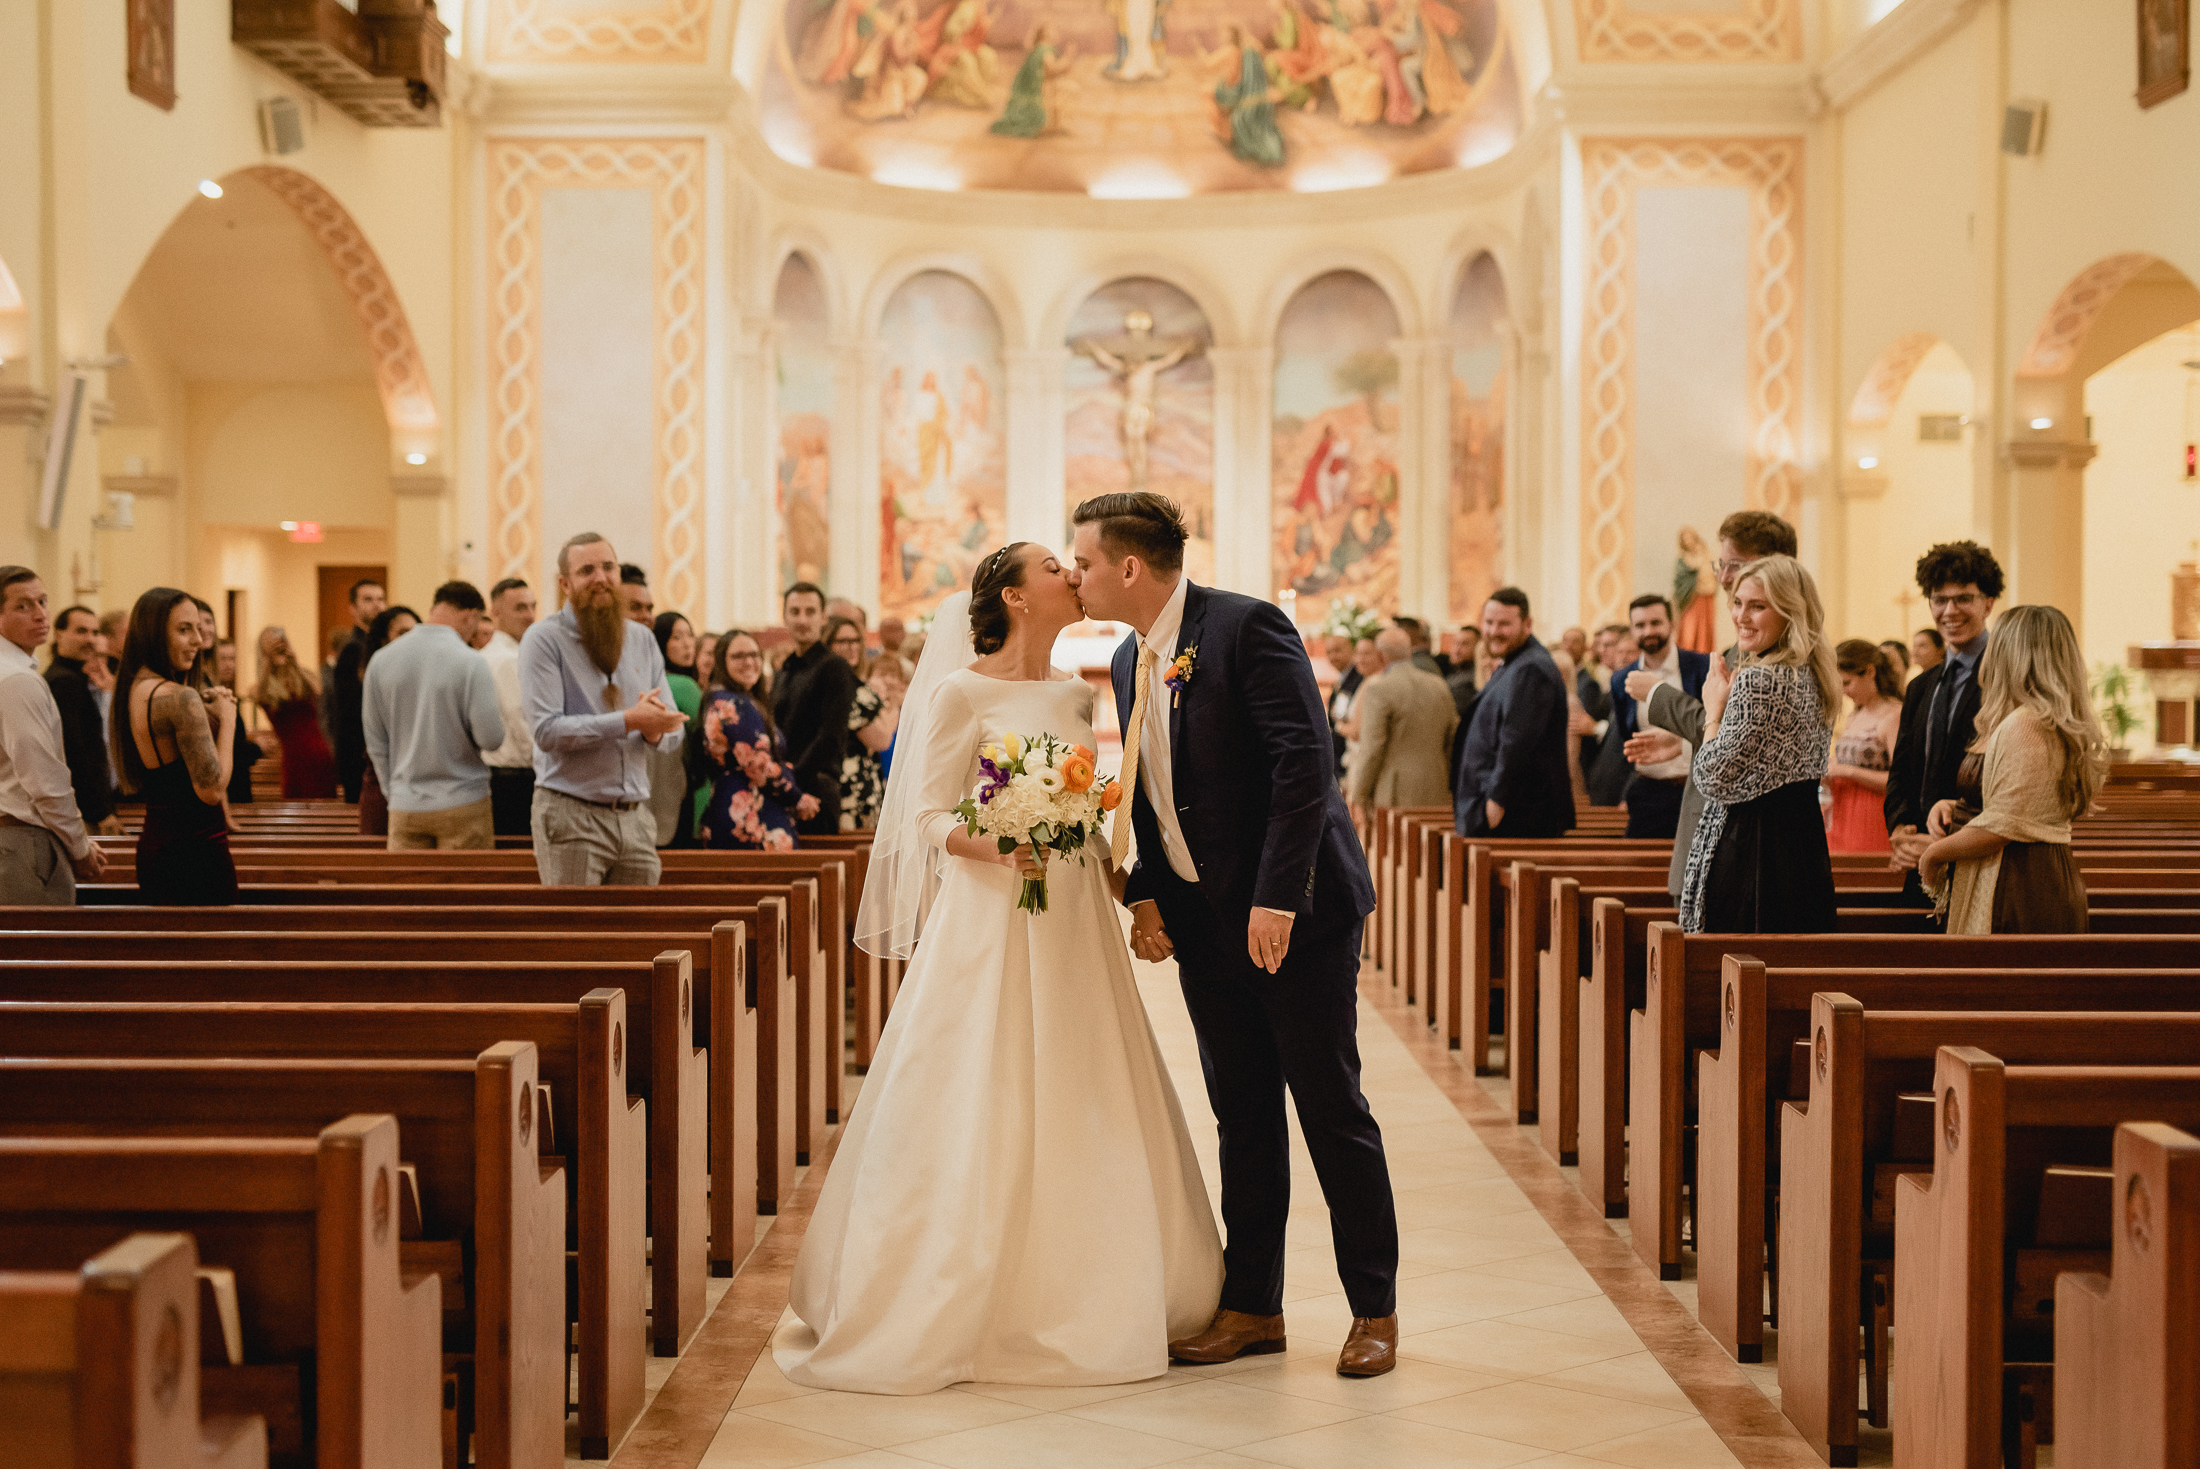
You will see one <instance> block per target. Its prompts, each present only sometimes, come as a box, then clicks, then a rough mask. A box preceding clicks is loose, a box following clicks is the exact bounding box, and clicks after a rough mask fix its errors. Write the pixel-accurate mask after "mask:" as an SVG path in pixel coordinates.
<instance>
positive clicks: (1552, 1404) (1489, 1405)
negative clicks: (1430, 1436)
mask: <svg viewBox="0 0 2200 1469" xmlns="http://www.w3.org/2000/svg"><path fill="white" fill-rule="evenodd" d="M1398 1416H1399V1417H1401V1418H1410V1419H1412V1420H1413V1421H1414V1422H1416V1423H1434V1424H1436V1425H1437V1426H1439V1427H1441V1428H1455V1429H1458V1430H1459V1431H1460V1432H1462V1433H1478V1434H1481V1435H1482V1436H1483V1437H1485V1438H1501V1439H1504V1440H1505V1441H1506V1442H1508V1443H1522V1444H1527V1445H1529V1446H1531V1447H1533V1448H1539V1449H1578V1448H1580V1447H1582V1446H1583V1445H1584V1444H1593V1443H1602V1442H1604V1441H1606V1440H1608V1439H1612V1438H1617V1437H1619V1436H1621V1435H1623V1434H1629V1433H1639V1432H1641V1431H1642V1430H1644V1429H1646V1428H1662V1427H1664V1426H1665V1425H1667V1424H1669V1423H1675V1422H1680V1421H1683V1420H1682V1417H1681V1415H1680V1414H1678V1413H1674V1412H1670V1411H1668V1410H1667V1409H1664V1408H1651V1407H1645V1406H1644V1405H1643V1404H1641V1403H1623V1402H1620V1401H1619V1400H1618V1399H1616V1398H1600V1397H1597V1396H1594V1395H1593V1394H1590V1393H1580V1392H1568V1391H1566V1390H1565V1389H1563V1388H1556V1387H1548V1386H1546V1385H1544V1384H1542V1383H1540V1382H1508V1383H1503V1384H1501V1385H1499V1386H1497V1387H1489V1388H1484V1389H1482V1390H1481V1391H1480V1392H1470V1393H1465V1394H1462V1395H1461V1396H1459V1397H1455V1398H1442V1399H1439V1400H1437V1401H1435V1402H1432V1403H1422V1404H1419V1405H1417V1406H1415V1407H1410V1408H1405V1409H1401V1410H1400V1411H1399V1413H1398Z"/></svg>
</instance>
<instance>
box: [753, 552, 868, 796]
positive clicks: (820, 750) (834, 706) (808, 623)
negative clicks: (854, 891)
mask: <svg viewBox="0 0 2200 1469" xmlns="http://www.w3.org/2000/svg"><path fill="white" fill-rule="evenodd" d="M779 608H780V615H781V617H782V618H783V620H784V621H785V623H786V628H787V632H788V634H789V635H790V636H791V637H793V639H794V651H793V652H791V653H789V654H788V655H787V656H786V658H785V659H784V660H782V661H781V663H780V665H779V673H778V676H777V677H776V678H774V679H773V680H772V719H773V721H774V722H775V723H777V724H778V726H779V728H780V731H781V733H783V734H784V735H785V736H786V739H787V754H788V760H789V763H791V764H792V765H793V766H794V778H795V783H796V784H797V785H799V786H801V787H802V789H804V790H806V791H808V792H809V793H810V794H811V795H813V796H815V797H817V814H816V815H815V816H812V817H810V818H809V819H808V820H806V821H804V822H803V823H802V830H803V831H805V832H807V833H809V834H811V835H813V836H837V835H838V834H839V832H840V795H841V793H840V771H841V763H842V762H843V761H844V760H845V759H846V758H847V755H848V715H849V711H850V710H852V709H853V708H854V707H855V702H856V684H857V682H858V680H857V679H856V671H855V670H854V669H853V668H850V667H849V666H848V660H846V659H845V658H840V657H837V656H835V655H834V653H833V650H832V649H831V648H829V647H827V646H825V641H824V637H823V633H824V631H825V594H824V592H822V591H820V590H819V589H818V588H817V587H816V586H815V585H814V584H812V583H810V582H806V581H798V582H796V583H795V584H794V585H793V586H791V587H789V588H787V590H786V593H785V594H784V595H783V596H781V597H780V599H779Z"/></svg>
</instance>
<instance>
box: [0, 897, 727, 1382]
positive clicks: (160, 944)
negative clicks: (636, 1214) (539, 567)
mask: <svg viewBox="0 0 2200 1469" xmlns="http://www.w3.org/2000/svg"><path fill="white" fill-rule="evenodd" d="M99 911H100V910H96V909H95V910H72V909H66V908H41V909H0V915H6V916H0V923H4V922H9V921H13V915H20V914H26V913H29V914H47V913H50V914H57V915H65V914H70V913H72V912H73V913H78V914H88V913H97V912H99ZM124 911H125V910H111V913H121V912H124ZM182 911H188V910H182ZM204 911H212V912H215V913H227V914H230V915H232V916H240V917H241V916H242V915H244V914H246V913H249V912H251V911H253V910H248V909H235V908H231V909H215V910H204ZM267 911H269V912H272V911H273V910H267ZM288 911H290V912H293V913H305V912H310V911H312V910H305V909H293V910H288ZM109 916H111V914H110V915H109ZM338 916H339V917H341V918H348V919H349V920H350V921H353V922H356V923H360V924H362V925H365V924H368V923H371V922H372V921H373V920H375V919H381V920H384V922H383V926H382V927H381V928H380V929H379V930H364V929H362V930H361V931H352V930H345V929H329V930H321V929H318V928H304V929H298V930H292V929H284V928H279V927H275V926H273V925H270V927H269V929H268V930H267V931H261V932H254V931H249V930H244V931H236V932H227V933H224V932H199V931H196V930H180V931H175V932H169V931H158V930H156V931H149V932H132V931H128V930H118V929H99V928H95V929H89V930H82V931H79V930H77V929H73V928H61V929H53V930H45V929H29V928H23V929H16V930H13V931H7V930H0V952H5V953H7V954H9V955H11V956H14V957H11V958H8V959H4V960H0V999H14V1000H49V1001H57V1000H84V999H98V1000H114V1001H132V1002H137V1001H158V1000H173V1001H216V1000H238V1001H245V1000H259V1001H288V1000H296V999H298V998H299V981H298V978H297V973H296V971H297V969H298V967H299V966H301V965H311V966H314V973H315V978H314V990H313V993H312V997H313V998H315V999H319V1000H329V1001H345V1002H360V1003H366V1002H386V1003H449V1002H455V1001H465V1000H479V1001H492V1002H499V1003H542V1002H547V1003H557V1004H563V1003H571V1002H573V1001H576V1000H578V999H580V998H581V997H582V996H584V995H585V994H587V992H588V991H590V990H592V989H595V988H597V987H598V986H599V985H615V986H619V987H621V988H623V989H624V990H625V992H626V1003H627V1012H628V1015H629V1017H630V1020H631V1027H630V1035H629V1039H628V1046H629V1049H630V1051H631V1052H632V1059H631V1062H630V1064H629V1066H628V1068H627V1077H628V1083H629V1085H632V1086H635V1087H637V1088H641V1089H644V1094H645V1097H646V1098H647V1099H648V1101H649V1107H650V1110H649V1121H650V1153H649V1156H650V1168H649V1173H650V1183H649V1187H650V1233H651V1250H650V1260H651V1265H650V1275H651V1287H650V1299H651V1301H652V1302H653V1309H652V1311H651V1339H652V1342H653V1348H654V1350H655V1351H656V1353H657V1354H658V1355H659V1356H673V1355H676V1354H677V1353H678V1352H680V1351H681V1350H683V1349H684V1348H685V1346H686V1344H687V1342H688V1341H689V1340H690V1339H691V1338H692V1337H693V1336H694V1334H695V1333H696V1331H697V1330H699V1329H700V1328H701V1326H702V1323H703V1316H704V1298H705V1280H706V1278H707V1277H708V1276H709V1275H710V1274H711V1273H712V1272H713V1271H714V1270H715V1269H716V1268H717V1264H716V1262H717V1258H718V1255H719V1252H720V1250H721V1249H723V1252H724V1254H725V1256H726V1258H727V1264H726V1266H725V1273H727V1274H730V1273H732V1268H733V1265H734V1264H735V1263H738V1261H739V1260H741V1259H742V1258H745V1257H746V1254H747V1251H748V1249H749V1248H750V1247H751V1246H752V1245H753V1244H754V1242H755V1218H754V1215H753V1214H752V1213H751V1212H750V1211H749V1210H746V1209H741V1208H736V1207H734V1201H735V1200H736V1199H739V1198H742V1197H745V1196H746V1193H747V1190H746V1189H745V1188H744V1187H742V1185H741V1184H740V1183H739V1182H737V1180H748V1179H754V1178H756V1177H757V1176H758V1172H759V1169H758V1165H757V1162H756V1156H757V1147H756V1129H755V1126H754V1123H755V1117H756V1113H755V1111H754V1110H753V1109H752V1108H750V1107H747V1106H743V1105H740V1104H741V1102H742V1101H744V1100H746V1099H748V1098H753V1097H754V1096H755V1095H756V1094H757V1092H758V1091H759V1090H760V1089H761V1088H759V1087H757V1086H754V1085H749V1084H748V1083H749V1082H751V1081H753V1079H754V1077H755V1069H754V1062H753V1058H754V1056H755V1053H756V1046H755V1035H756V1032H755V1025H754V1010H753V1009H743V1008H741V1007H739V1006H733V1007H731V1010H730V1014H729V1007H727V1006H725V1005H723V1004H721V1006H720V1008H719V1010H718V1013H717V1014H715V1015H713V1016H711V1017H709V1024H710V1026H711V1027H712V1030H711V1034H712V1035H713V1038H714V1041H715V1042H716V1044H717V1046H718V1053H719V1055H720V1056H721V1057H723V1056H727V1055H731V1056H732V1057H733V1064H732V1065H727V1066H721V1068H720V1070H719V1072H718V1073H716V1074H715V1076H714V1074H713V1073H712V1072H711V1070H710V1067H709V1056H708V1053H707V1052H706V1051H705V1049H704V1048H702V1047H698V1046H696V1045H695V1044H694V1043H693V1035H694V1031H695V1027H696V1013H697V1011H698V1010H699V1009H700V1008H701V1007H702V1005H703V1004H704V1003H705V996H706V995H707V992H708V990H709V985H708V984H703V985H698V984H697V983H696V981H695V978H694V968H695V965H694V953H695V951H696V949H697V948H702V949H705V950H708V949H709V948H711V947H721V948H726V949H728V951H729V952H731V953H733V954H735V955H736V956H738V954H739V951H740V948H741V944H740V942H739V940H740V938H741V936H742V930H741V927H740V925H738V924H732V923H727V924H724V925H722V926H721V928H720V929H719V930H716V931H714V932H713V933H712V934H711V935H710V937H709V940H708V941H707V943H701V944H698V943H697V942H696V941H695V940H693V939H690V938H689V937H688V936H686V935H682V934H647V933H637V934H618V933H605V934H596V933H581V934H574V935H564V936H560V935H544V934H541V933H534V932H497V931H495V930H472V929H467V930H461V931H458V932H443V933H430V934H423V933H416V932H412V931H409V930H406V929H404V928H402V927H400V926H399V924H400V922H401V921H403V920H405V919H406V916H407V915H405V914H403V913H401V912H399V911H397V910H390V909H354V910H348V912H345V913H342V914H339V915H338ZM414 921H417V920H414ZM427 945H432V946H433V950H434V953H435V954H436V956H437V957H436V958H434V959H432V960H424V959H422V958H420V957H419V956H420V954H421V952H422V949H423V946H427ZM651 951H654V953H655V958H654V959H653V960H651V961H650V962H649V963H648V964H647V965H640V964H635V963H633V962H632V961H633V959H634V956H635V955H636V953H637V952H651ZM132 954H141V955H142V956H141V957H136V958H132V957H128V956H130V955H132ZM730 962H731V963H732V964H733V966H734V967H735V972H738V957H736V958H735V959H734V960H733V961H730ZM725 967H726V966H725V965H723V964H722V965H720V968H721V969H722V970H723V969H724V968H725ZM729 987H733V988H735V996H734V998H735V999H738V998H739V994H738V988H737V987H734V986H729ZM721 1017H725V1019H724V1020H723V1023H722V1022H721ZM744 1068H746V1069H744ZM714 1082H715V1084H714ZM721 1111H722V1112H724V1113H725V1114H726V1125H725V1126H724V1127H722V1128H721V1127H717V1126H716V1124H717V1121H718V1115H719V1113H720V1112H721ZM706 1122H708V1123H709V1124H710V1125H711V1127H712V1128H714V1129H715V1130H714V1131H711V1132H709V1133H708V1135H706ZM721 1170H722V1171H721ZM706 1180H708V1183H707V1184H706ZM720 1195H723V1200H724V1208H723V1210H722V1211H721V1209H720V1199H719V1196H720ZM721 1212H722V1213H723V1215H724V1219H723V1223H722V1227H721V1221H720V1214H721ZM721 1241H723V1244H722V1245H721Z"/></svg>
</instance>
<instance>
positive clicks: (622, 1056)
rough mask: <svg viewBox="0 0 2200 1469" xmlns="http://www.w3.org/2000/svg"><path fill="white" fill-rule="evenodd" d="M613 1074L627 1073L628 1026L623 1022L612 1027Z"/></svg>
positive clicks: (621, 1074)
mask: <svg viewBox="0 0 2200 1469" xmlns="http://www.w3.org/2000/svg"><path fill="white" fill-rule="evenodd" d="M611 1074H612V1075H613V1076H623V1075H625V1074H626V1026H625V1025H624V1024H623V1023H621V1024H618V1025H614V1026H612V1027H611Z"/></svg>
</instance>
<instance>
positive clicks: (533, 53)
mask: <svg viewBox="0 0 2200 1469" xmlns="http://www.w3.org/2000/svg"><path fill="white" fill-rule="evenodd" d="M710 10H711V0H657V3H656V4H654V5H650V6H647V7H646V8H643V7H630V8H624V9H620V8H607V9H604V10H600V11H597V12H595V13H593V14H587V13H575V12H573V11H571V10H566V9H561V8H559V7H558V6H555V5H552V4H550V3H547V0H499V3H498V4H497V5H496V6H495V8H494V9H492V10H491V11H490V13H489V59H490V60H491V61H673V62H701V61H705V60H707V59H709V58H708V51H707V48H708V43H709V38H710Z"/></svg>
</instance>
